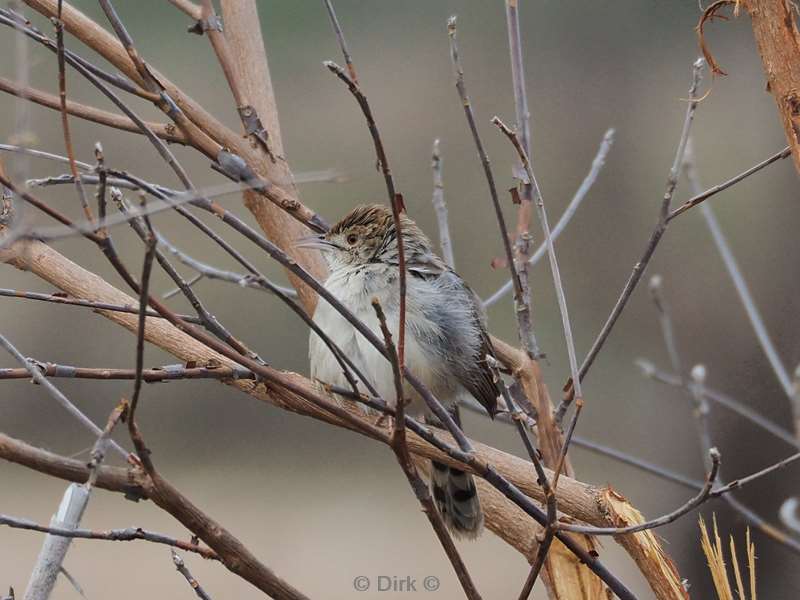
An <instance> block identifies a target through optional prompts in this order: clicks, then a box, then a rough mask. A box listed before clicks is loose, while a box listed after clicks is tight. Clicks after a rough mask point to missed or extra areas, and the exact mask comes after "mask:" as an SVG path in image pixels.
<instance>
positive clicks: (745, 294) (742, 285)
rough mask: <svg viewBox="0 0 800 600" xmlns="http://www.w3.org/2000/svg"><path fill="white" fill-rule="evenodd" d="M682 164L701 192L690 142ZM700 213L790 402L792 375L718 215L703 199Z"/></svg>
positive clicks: (694, 191) (694, 190)
mask: <svg viewBox="0 0 800 600" xmlns="http://www.w3.org/2000/svg"><path fill="white" fill-rule="evenodd" d="M681 166H682V167H683V170H684V172H685V173H686V178H687V179H688V181H689V185H690V187H691V193H692V195H695V196H696V195H698V194H700V192H702V189H703V188H702V186H701V183H700V177H699V175H698V172H697V164H696V162H695V157H694V151H693V148H692V144H691V143H688V144H687V147H686V155H685V157H684V160H683V163H682V165H681ZM700 213H701V214H702V215H703V220H704V221H705V223H706V225H707V226H708V230H709V232H710V233H711V237H712V239H713V240H714V245H715V246H716V247H717V250H718V251H719V255H720V257H721V258H722V262H723V263H725V269H726V270H727V271H728V275H729V276H730V278H731V281H733V285H734V287H735V288H736V294H737V295H738V296H739V300H740V301H741V303H742V306H744V310H745V312H746V313H747V318H748V320H749V321H750V325H752V327H753V331H754V332H755V334H756V338H758V343H759V344H760V345H761V349H762V350H763V351H764V354H765V355H766V357H767V360H768V361H769V364H770V366H771V367H772V371H773V372H774V373H775V376H776V377H777V378H778V382H779V383H780V384H781V387H782V388H783V391H784V393H785V394H786V396H787V397H788V398H789V400H790V401H791V400H792V398H793V396H794V393H795V390H794V385H793V384H792V378H791V376H790V375H789V372H788V370H787V369H786V367H785V366H784V364H783V361H782V360H781V358H780V355H779V354H778V350H777V349H776V348H775V344H773V343H772V339H771V338H770V336H769V332H768V331H767V327H766V325H765V324H764V319H763V318H762V317H761V313H760V312H759V310H758V307H757V306H756V303H755V300H754V299H753V295H752V293H751V292H750V288H749V287H748V285H747V282H746V281H745V279H744V275H743V274H742V271H741V269H740V268H739V265H738V263H737V261H736V257H735V256H734V255H733V250H731V247H730V244H728V240H727V239H726V238H725V234H724V233H723V232H722V227H720V225H719V221H717V217H716V215H715V214H714V209H712V208H711V206H710V205H709V204H708V203H707V202H704V203H703V204H702V206H700Z"/></svg>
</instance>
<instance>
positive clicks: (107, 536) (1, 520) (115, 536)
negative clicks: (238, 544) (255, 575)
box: [0, 484, 219, 560]
mask: <svg viewBox="0 0 800 600" xmlns="http://www.w3.org/2000/svg"><path fill="white" fill-rule="evenodd" d="M72 485H75V486H77V487H83V486H80V485H79V484H72ZM70 487H71V486H70ZM0 525H5V526H6V527H11V528H12V529H27V530H28V531H38V532H41V533H46V534H48V535H52V536H55V537H59V538H63V539H67V540H70V539H75V538H78V539H82V540H105V541H109V542H132V541H135V540H143V541H146V542H152V543H154V544H164V545H166V546H172V547H174V548H179V549H180V550H184V551H186V552H194V553H195V554H199V555H200V556H202V557H203V558H209V559H212V560H219V556H217V553H216V552H214V551H213V550H211V549H210V548H206V547H205V546H200V545H198V544H196V543H194V542H184V541H182V540H178V539H175V538H171V537H169V536H166V535H162V534H160V533H156V532H153V531H148V530H146V529H142V528H141V527H127V528H125V529H109V530H106V531H94V530H91V529H75V528H69V527H64V526H60V525H57V524H56V523H55V522H51V524H50V525H49V526H45V525H39V524H37V523H35V522H34V521H30V520H28V519H20V518H18V517H12V516H10V515H0Z"/></svg>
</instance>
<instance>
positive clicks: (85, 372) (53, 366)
mask: <svg viewBox="0 0 800 600" xmlns="http://www.w3.org/2000/svg"><path fill="white" fill-rule="evenodd" d="M29 360H30V359H29ZM31 362H33V363H34V364H35V365H36V367H37V368H38V369H39V370H40V371H41V372H42V374H44V375H45V377H56V378H66V379H94V380H105V381H111V380H121V381H130V380H134V379H136V369H115V368H105V367H75V366H72V365H63V364H58V363H50V362H47V363H45V362H40V361H33V360H31ZM30 376H31V375H30V371H28V370H27V369H0V380H5V379H30ZM184 379H218V380H222V381H233V380H238V379H255V374H254V373H253V372H252V371H250V370H248V369H244V368H241V367H238V368H234V367H228V366H225V365H220V364H210V365H208V366H203V367H199V366H198V367H187V366H186V365H164V366H161V367H155V368H152V369H144V370H142V381H144V382H145V383H159V382H169V381H180V380H184Z"/></svg>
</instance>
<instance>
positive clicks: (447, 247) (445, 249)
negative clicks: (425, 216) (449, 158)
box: [431, 138, 456, 269]
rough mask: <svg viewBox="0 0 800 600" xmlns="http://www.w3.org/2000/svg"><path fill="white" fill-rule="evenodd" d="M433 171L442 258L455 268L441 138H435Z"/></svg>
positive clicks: (432, 160)
mask: <svg viewBox="0 0 800 600" xmlns="http://www.w3.org/2000/svg"><path fill="white" fill-rule="evenodd" d="M431 170H432V171H433V196H432V198H431V203H432V204H433V210H434V211H435V212H436V222H437V223H438V225H439V246H441V248H442V258H443V259H444V262H445V263H446V264H447V266H448V267H450V268H451V269H455V266H456V260H455V257H454V256H453V241H452V239H451V238H450V224H449V222H448V219H447V204H446V203H445V201H444V183H443V181H442V155H441V154H440V152H439V138H436V139H435V140H433V152H432V158H431Z"/></svg>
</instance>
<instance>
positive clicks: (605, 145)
mask: <svg viewBox="0 0 800 600" xmlns="http://www.w3.org/2000/svg"><path fill="white" fill-rule="evenodd" d="M613 143H614V129H608V130H607V131H606V132H605V134H604V135H603V139H602V141H601V142H600V146H599V148H598V149H597V154H596V155H595V157H594V160H593V161H592V166H591V168H590V169H589V172H588V173H587V174H586V177H584V179H583V181H582V182H581V185H580V186H579V187H578V189H577V190H576V191H575V194H574V195H573V196H572V200H570V202H569V204H568V205H567V208H565V209H564V212H563V213H562V214H561V217H560V218H559V219H558V222H557V223H556V225H555V227H553V231H552V232H551V233H552V236H553V242H555V241H556V240H557V239H558V238H559V236H560V235H561V232H562V231H564V229H566V227H567V225H568V224H569V222H570V221H571V220H572V217H573V216H574V215H575V213H576V212H577V211H578V208H579V207H580V206H581V204H582V203H583V201H584V199H585V198H586V197H587V196H588V193H589V190H591V189H592V186H593V185H594V182H595V181H597V177H598V175H600V171H602V169H603V166H604V165H605V163H606V157H607V156H608V152H609V150H611V146H612V145H613ZM546 253H547V244H546V243H545V242H542V243H541V244H539V247H538V248H536V251H535V252H534V253H533V254H532V255H531V257H530V258H529V259H528V262H529V263H530V264H531V265H535V264H537V263H538V262H539V261H540V260H541V259H542V258H543V257H544V256H545V254H546ZM513 289H514V282H513V281H512V280H510V279H509V280H508V281H506V282H505V283H504V284H503V285H502V286H500V287H499V288H498V289H497V291H496V292H494V293H493V294H492V295H491V296H489V297H488V298H486V300H484V301H483V306H484V307H485V308H489V307H490V306H492V305H493V304H496V303H497V301H498V300H500V299H501V298H502V297H503V296H505V295H506V294H508V293H509V292H510V291H512V290H513Z"/></svg>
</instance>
